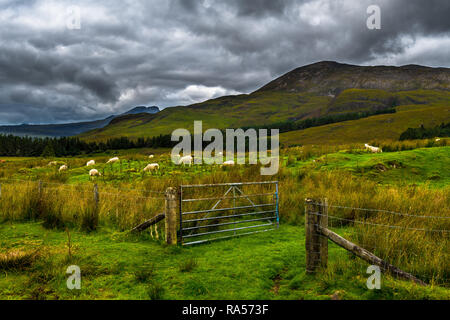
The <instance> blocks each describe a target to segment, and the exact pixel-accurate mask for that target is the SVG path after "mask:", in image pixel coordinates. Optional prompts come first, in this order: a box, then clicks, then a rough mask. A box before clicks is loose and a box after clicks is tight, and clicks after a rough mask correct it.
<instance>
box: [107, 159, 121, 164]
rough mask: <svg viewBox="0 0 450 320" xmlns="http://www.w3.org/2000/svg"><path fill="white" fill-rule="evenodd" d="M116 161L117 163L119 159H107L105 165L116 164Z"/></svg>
mask: <svg viewBox="0 0 450 320" xmlns="http://www.w3.org/2000/svg"><path fill="white" fill-rule="evenodd" d="M118 161H119V158H118V157H114V158H111V159H109V160H108V162H107V164H108V163H115V162H118Z"/></svg>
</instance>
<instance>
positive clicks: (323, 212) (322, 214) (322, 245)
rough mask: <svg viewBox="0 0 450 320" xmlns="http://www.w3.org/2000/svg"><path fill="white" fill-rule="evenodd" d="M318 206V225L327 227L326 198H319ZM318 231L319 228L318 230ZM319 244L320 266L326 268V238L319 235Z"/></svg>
mask: <svg viewBox="0 0 450 320" xmlns="http://www.w3.org/2000/svg"><path fill="white" fill-rule="evenodd" d="M318 207H319V208H318V209H319V214H320V215H319V217H318V219H319V226H320V227H322V228H328V199H326V198H325V199H323V200H321V203H320V206H318ZM318 231H319V230H318ZM319 246H320V266H321V267H322V268H326V267H327V266H328V238H327V237H325V236H323V235H322V234H320V235H319Z"/></svg>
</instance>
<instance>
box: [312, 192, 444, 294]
mask: <svg viewBox="0 0 450 320" xmlns="http://www.w3.org/2000/svg"><path fill="white" fill-rule="evenodd" d="M348 216H351V218H349V217H348ZM449 227H450V212H444V214H443V215H440V216H436V215H427V214H419V215H417V214H410V213H402V212H396V211H390V210H383V209H371V208H358V207H351V206H341V205H330V204H328V201H327V199H323V200H315V199H306V200H305V229H306V241H305V245H306V271H307V273H317V272H318V271H320V270H323V269H325V268H327V263H328V242H329V241H328V240H331V241H332V242H333V243H335V244H337V245H338V246H340V247H343V248H344V249H346V250H347V251H349V252H351V253H352V254H353V255H356V256H358V257H359V258H361V259H362V260H365V261H366V262H368V263H370V264H372V265H378V266H379V267H380V269H381V271H383V272H387V273H389V274H391V275H393V276H395V277H398V278H403V279H408V280H412V281H414V282H416V283H419V284H421V285H426V284H431V283H433V284H439V285H443V286H446V287H447V286H449V284H450V283H449V279H448V276H449V272H450V270H449V269H450V267H449V265H448V261H450V260H449V252H450V241H449V240H450V228H449ZM332 229H333V231H332ZM400 268H401V269H400Z"/></svg>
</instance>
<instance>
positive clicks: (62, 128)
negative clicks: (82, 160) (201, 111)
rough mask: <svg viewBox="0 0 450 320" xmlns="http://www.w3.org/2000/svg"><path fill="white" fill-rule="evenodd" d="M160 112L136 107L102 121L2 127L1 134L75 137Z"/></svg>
mask: <svg viewBox="0 0 450 320" xmlns="http://www.w3.org/2000/svg"><path fill="white" fill-rule="evenodd" d="M157 112H159V108H158V107H155V106H153V107H143V106H140V107H135V108H133V109H131V110H129V111H127V112H125V113H123V114H121V115H119V116H115V115H112V116H109V117H107V118H105V119H102V120H95V121H85V122H74V123H63V124H42V125H30V124H21V125H11V126H0V134H13V135H17V136H36V137H66V136H75V135H78V134H81V133H83V132H86V131H90V130H94V129H98V128H103V127H105V126H106V125H108V124H109V123H110V122H111V121H112V120H113V119H115V118H117V117H120V116H122V115H129V114H133V115H135V114H139V113H148V114H154V113H157Z"/></svg>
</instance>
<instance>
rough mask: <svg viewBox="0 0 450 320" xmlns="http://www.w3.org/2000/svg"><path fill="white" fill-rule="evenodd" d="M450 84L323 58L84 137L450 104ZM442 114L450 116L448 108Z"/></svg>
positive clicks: (443, 78)
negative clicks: (250, 88)
mask: <svg viewBox="0 0 450 320" xmlns="http://www.w3.org/2000/svg"><path fill="white" fill-rule="evenodd" d="M449 89H450V69H449V68H431V67H425V66H418V65H406V66H401V67H392V66H356V65H350V64H342V63H338V62H334V61H323V62H318V63H313V64H310V65H306V66H303V67H300V68H296V69H294V70H292V71H290V72H287V73H286V74H284V75H282V76H280V77H278V78H277V79H274V80H273V81H271V82H269V83H268V84H266V85H264V86H262V87H261V88H259V89H258V90H256V91H254V92H251V93H249V94H240V95H236V96H224V97H218V98H214V99H210V100H207V101H203V102H200V103H195V104H192V105H188V106H177V107H171V108H166V109H164V110H162V111H161V112H159V113H158V114H155V115H145V114H144V115H138V116H126V117H124V116H122V117H119V118H116V119H114V121H113V122H111V123H110V124H109V125H108V126H106V127H104V128H101V129H96V130H92V131H89V132H86V133H84V134H82V135H80V137H81V138H83V139H86V140H92V141H99V140H105V139H108V138H110V137H118V136H127V137H130V138H138V137H150V136H157V135H160V134H170V133H171V132H172V131H173V130H175V129H177V128H186V129H188V130H192V129H193V122H194V121H195V120H202V121H203V128H204V129H209V128H218V129H224V128H238V127H251V126H261V125H270V124H274V123H281V122H289V121H291V122H297V121H303V120H305V119H308V118H318V117H324V116H334V115H342V114H345V113H355V112H356V113H358V112H364V113H368V114H370V113H373V112H382V111H383V110H387V109H392V108H398V107H400V106H408V105H430V106H448V105H449V104H450V90H449ZM443 111H444V110H443ZM416 115H417V114H416ZM393 116H394V117H395V115H393ZM440 118H444V120H445V119H447V118H448V115H446V113H445V111H444V112H443V114H442V115H441V116H440ZM402 123H404V122H402ZM405 129H407V128H405Z"/></svg>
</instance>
